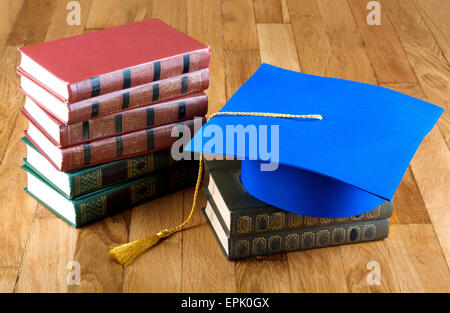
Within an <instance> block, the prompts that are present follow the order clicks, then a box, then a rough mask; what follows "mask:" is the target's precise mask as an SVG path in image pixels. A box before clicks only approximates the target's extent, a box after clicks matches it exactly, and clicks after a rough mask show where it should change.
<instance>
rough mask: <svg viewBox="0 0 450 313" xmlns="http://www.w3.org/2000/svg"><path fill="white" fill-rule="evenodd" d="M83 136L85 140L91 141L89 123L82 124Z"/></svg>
mask: <svg viewBox="0 0 450 313" xmlns="http://www.w3.org/2000/svg"><path fill="white" fill-rule="evenodd" d="M81 136H82V138H83V140H86V139H89V137H90V135H89V121H84V122H83V123H82V124H81Z"/></svg>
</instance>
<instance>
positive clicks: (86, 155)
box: [83, 143, 91, 165]
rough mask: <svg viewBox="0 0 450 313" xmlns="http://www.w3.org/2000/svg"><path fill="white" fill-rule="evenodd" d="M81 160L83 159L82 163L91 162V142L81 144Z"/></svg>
mask: <svg viewBox="0 0 450 313" xmlns="http://www.w3.org/2000/svg"><path fill="white" fill-rule="evenodd" d="M83 160H84V165H88V164H90V163H91V144H90V143H85V144H83Z"/></svg>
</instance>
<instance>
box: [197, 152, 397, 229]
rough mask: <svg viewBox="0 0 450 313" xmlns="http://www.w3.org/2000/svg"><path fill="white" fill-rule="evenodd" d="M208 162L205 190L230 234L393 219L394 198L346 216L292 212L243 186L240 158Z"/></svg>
mask: <svg viewBox="0 0 450 313" xmlns="http://www.w3.org/2000/svg"><path fill="white" fill-rule="evenodd" d="M205 164H206V167H207V169H208V171H209V172H210V179H209V183H208V187H207V188H203V192H204V194H205V195H206V197H207V199H208V200H209V201H211V199H213V200H214V202H215V204H216V206H217V210H218V214H219V215H220V216H222V219H223V221H224V229H225V232H226V234H227V236H228V237H236V236H248V235H252V234H260V233H265V232H273V231H284V230H286V231H287V230H291V229H302V228H308V227H311V226H321V225H329V226H331V225H338V224H342V223H351V222H358V221H368V220H375V219H378V220H382V219H386V218H390V217H391V216H392V212H393V209H394V204H393V202H392V201H384V202H383V203H382V204H381V205H380V206H378V207H377V208H375V209H373V210H371V211H368V212H366V213H364V214H360V215H356V216H350V217H344V218H317V217H309V216H303V215H299V214H295V213H290V212H287V211H284V210H281V209H279V208H276V207H273V206H270V205H268V204H266V203H264V202H262V201H260V200H258V199H256V198H255V197H253V196H252V195H250V194H249V193H248V192H247V191H246V190H245V189H244V187H243V186H242V184H241V180H240V168H241V167H240V161H238V160H216V161H206V162H205Z"/></svg>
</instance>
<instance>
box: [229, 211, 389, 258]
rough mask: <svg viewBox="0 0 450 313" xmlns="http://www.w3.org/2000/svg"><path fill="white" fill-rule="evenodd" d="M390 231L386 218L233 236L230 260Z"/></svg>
mask: <svg viewBox="0 0 450 313" xmlns="http://www.w3.org/2000/svg"><path fill="white" fill-rule="evenodd" d="M388 234H389V219H384V220H374V221H365V222H358V223H349V224H341V225H334V226H316V227H309V228H304V229H297V230H292V231H288V232H271V233H265V234H259V235H254V236H246V237H238V238H230V239H229V240H228V243H229V247H228V251H229V255H228V259H230V260H234V259H241V258H248V257H253V256H262V255H268V254H275V253H284V252H289V251H296V250H305V249H314V248H323V247H330V246H337V245H343V244H350V243H358V242H366V241H373V240H380V239H383V238H386V237H387V236H388Z"/></svg>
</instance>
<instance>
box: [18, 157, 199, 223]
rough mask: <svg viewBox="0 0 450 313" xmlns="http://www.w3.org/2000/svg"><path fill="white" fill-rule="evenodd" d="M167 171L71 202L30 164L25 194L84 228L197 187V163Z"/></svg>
mask: <svg viewBox="0 0 450 313" xmlns="http://www.w3.org/2000/svg"><path fill="white" fill-rule="evenodd" d="M186 162H187V163H182V164H178V166H173V167H170V168H168V169H167V170H163V171H158V172H155V173H151V174H150V175H147V176H144V177H141V178H138V179H135V180H132V181H129V182H126V183H123V184H119V185H115V186H111V187H107V188H103V189H101V190H99V191H96V192H92V193H89V194H86V195H84V196H81V197H78V198H76V199H68V198H67V197H66V196H65V195H64V193H63V192H62V191H61V190H59V188H58V187H57V186H55V185H53V183H52V182H50V181H49V180H47V179H46V178H45V177H44V176H43V175H41V174H40V173H38V172H36V171H34V170H33V169H32V168H30V167H29V166H27V165H26V164H24V165H22V168H23V169H24V170H26V172H27V180H28V187H27V188H25V191H26V192H27V193H29V194H30V195H31V196H32V197H34V198H35V199H36V200H38V201H39V202H40V203H42V204H43V205H44V206H45V207H47V208H48V209H49V210H51V211H53V212H54V213H55V214H56V215H58V216H59V217H60V218H62V219H63V220H64V221H66V222H67V223H68V224H70V225H72V226H73V227H81V226H84V225H86V224H89V223H92V222H95V221H97V220H99V219H102V218H104V217H107V216H110V215H112V214H115V213H117V212H120V211H122V210H125V209H128V208H130V207H133V206H135V205H137V204H140V203H143V202H146V201H149V200H151V199H154V198H156V197H160V196H163V195H166V194H168V193H171V192H174V191H176V190H180V189H183V188H186V187H189V186H191V185H193V184H194V183H195V181H196V178H197V176H196V173H197V172H198V162H197V161H186Z"/></svg>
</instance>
